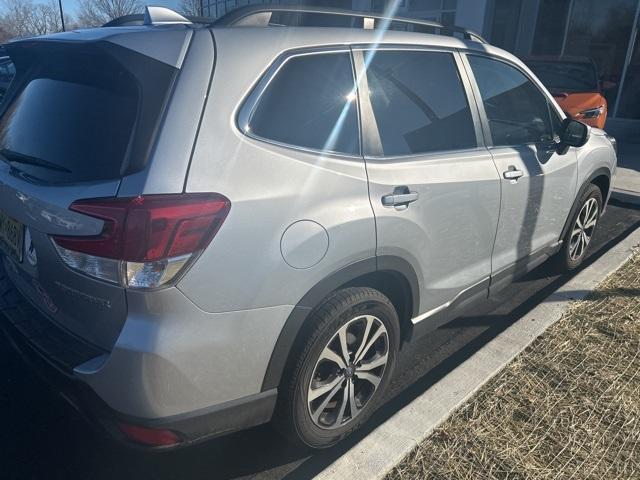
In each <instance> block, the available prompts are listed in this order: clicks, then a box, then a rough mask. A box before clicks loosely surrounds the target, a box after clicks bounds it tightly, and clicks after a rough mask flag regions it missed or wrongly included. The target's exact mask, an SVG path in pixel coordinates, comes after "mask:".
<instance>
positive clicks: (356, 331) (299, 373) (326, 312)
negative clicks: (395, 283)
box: [273, 287, 400, 448]
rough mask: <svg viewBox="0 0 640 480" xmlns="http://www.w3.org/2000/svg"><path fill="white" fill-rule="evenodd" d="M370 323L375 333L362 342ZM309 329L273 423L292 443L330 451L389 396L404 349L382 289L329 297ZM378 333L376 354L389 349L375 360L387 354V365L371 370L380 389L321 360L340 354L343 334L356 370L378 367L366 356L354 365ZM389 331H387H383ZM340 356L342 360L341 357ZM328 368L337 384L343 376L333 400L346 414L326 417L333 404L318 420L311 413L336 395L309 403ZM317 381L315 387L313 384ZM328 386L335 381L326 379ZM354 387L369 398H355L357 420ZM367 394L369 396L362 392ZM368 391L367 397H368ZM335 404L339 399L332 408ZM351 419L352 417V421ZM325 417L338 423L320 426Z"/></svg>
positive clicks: (285, 381)
mask: <svg viewBox="0 0 640 480" xmlns="http://www.w3.org/2000/svg"><path fill="white" fill-rule="evenodd" d="M363 315H368V316H369V317H362V316H363ZM368 319H369V320H368ZM367 322H369V323H370V325H371V326H370V331H367V332H368V335H367V336H366V338H365V339H364V340H362V339H363V337H365V329H366V323H367ZM307 325H308V327H307V328H306V329H305V330H304V331H303V332H302V334H301V335H300V339H299V342H298V344H297V345H296V347H295V348H294V351H293V352H292V354H291V356H290V358H289V361H288V362H287V367H286V370H285V374H284V378H283V381H282V383H281V387H280V394H279V397H278V405H277V407H276V412H275V414H274V419H273V424H274V426H275V428H276V429H277V430H278V431H280V433H282V434H283V435H284V436H285V437H287V438H288V439H289V440H290V441H292V442H293V443H296V444H298V445H305V446H308V447H312V448H326V447H330V446H331V445H334V444H336V443H337V442H339V441H340V440H341V439H343V438H344V437H346V436H347V435H349V434H351V433H352V432H353V431H354V430H356V429H357V428H358V427H360V426H361V425H362V424H363V423H364V422H366V421H367V419H368V418H369V417H370V416H371V414H372V413H373V412H374V411H375V410H376V408H377V407H378V406H379V405H380V401H381V400H382V399H383V398H384V393H385V391H386V390H387V387H388V385H389V381H390V378H391V376H392V374H393V369H394V367H395V363H396V355H397V352H398V348H399V341H400V327H399V320H398V314H397V313H396V310H395V308H394V307H393V304H392V303H391V302H390V301H389V299H388V298H387V297H386V296H384V295H383V294H382V293H380V292H379V291H377V290H374V289H371V288H361V287H359V288H346V289H343V290H339V291H337V292H334V293H332V294H331V295H329V296H328V297H327V298H325V299H324V300H323V302H322V303H321V304H320V305H319V306H318V307H316V309H315V310H314V311H313V312H312V313H311V315H310V317H309V319H308V322H307ZM381 325H382V326H384V328H382V327H381ZM345 326H346V327H345ZM374 326H375V330H374ZM343 327H344V328H343ZM378 329H380V331H381V332H383V333H382V334H381V335H380V337H379V338H378V340H376V341H375V342H374V345H373V346H372V348H371V350H374V348H382V349H383V350H384V351H386V355H382V354H381V353H379V352H374V354H375V355H373V356H372V357H371V358H376V359H378V360H379V359H380V358H382V357H383V356H384V357H386V365H385V366H384V367H380V368H378V369H377V370H371V371H372V372H374V371H375V372H376V375H379V376H381V381H380V383H379V384H378V386H377V389H376V388H375V387H373V384H369V383H368V382H366V381H365V380H363V379H362V378H360V379H359V378H358V373H357V372H358V369H357V368H356V369H355V370H353V369H350V368H349V367H347V368H346V369H345V368H342V369H341V368H340V367H339V366H338V363H337V362H336V363H332V362H331V361H326V359H324V360H320V356H321V354H322V355H323V358H324V357H325V354H326V352H327V348H328V349H330V350H332V351H334V352H335V351H338V352H340V351H341V349H340V344H339V343H336V342H339V341H340V338H341V337H340V335H339V333H338V332H339V331H342V332H344V334H345V338H348V339H349V341H351V343H349V344H348V346H347V350H348V352H349V353H348V354H347V355H348V356H349V358H350V359H351V360H350V364H353V365H354V367H355V366H356V365H358V364H361V367H360V368H363V367H362V364H364V363H367V362H369V363H373V362H371V360H368V359H365V358H363V359H362V360H363V362H359V363H358V362H355V360H356V359H355V358H354V357H355V356H356V354H357V353H358V352H359V351H360V348H359V347H358V345H365V344H368V343H369V342H370V341H371V339H373V337H374V336H375V335H376V334H377V333H379V332H378ZM385 329H386V332H384V330H385ZM385 333H386V335H385ZM385 339H386V348H385V346H384V345H383V344H385ZM349 347H352V348H349ZM354 350H355V351H354ZM364 353H367V352H364ZM340 357H341V358H343V357H342V356H340ZM345 365H346V363H345ZM343 366H344V365H343ZM365 366H366V365H365ZM323 369H325V370H327V371H328V370H332V372H331V373H327V376H328V377H329V378H333V381H334V382H335V381H338V380H339V378H338V377H339V376H340V375H341V376H342V377H343V378H344V382H343V381H340V382H339V384H336V387H335V388H338V389H339V390H338V393H337V394H334V397H333V398H334V399H335V403H336V407H334V408H333V412H339V411H341V412H342V414H340V413H335V417H332V415H330V413H325V412H327V411H329V410H331V407H330V406H329V407H326V408H327V410H325V408H322V409H321V412H322V413H321V414H320V417H319V418H316V420H314V419H313V418H312V413H311V412H312V408H314V407H315V406H316V405H317V403H315V402H320V404H322V403H323V402H324V400H325V399H326V398H327V397H328V396H330V395H331V393H327V394H326V396H325V395H321V396H320V397H318V398H317V399H315V400H312V402H314V403H312V404H309V403H308V399H309V396H310V393H309V392H310V389H311V386H312V385H313V384H316V385H318V382H319V380H318V378H319V372H320V371H321V370H323ZM341 372H342V373H341ZM365 373H366V372H365ZM360 375H362V373H360ZM312 382H314V383H313V384H312ZM326 383H327V384H328V383H330V382H329V381H326ZM354 385H355V386H354ZM367 385H370V389H373V392H372V393H368V390H367ZM316 388H317V387H316ZM351 388H354V390H353V391H354V392H357V391H358V388H360V389H361V390H360V391H359V393H356V394H355V395H362V398H365V397H366V399H365V400H364V403H362V404H361V405H358V400H355V399H354V400H353V401H354V403H355V404H356V407H361V409H358V408H356V409H354V410H355V411H356V414H355V415H354V416H351V406H350V405H351V403H350V401H348V400H347V399H349V400H350V398H351V397H350V396H349V393H350V392H351V390H350V389H351ZM317 391H319V390H317ZM332 391H333V390H332ZM363 391H364V392H365V394H363ZM367 393H368V395H369V396H368V397H367V396H366V394H367ZM354 398H355V397H354ZM338 402H340V405H338ZM342 402H346V403H347V405H346V406H345V407H342ZM333 403H334V400H332V401H331V402H330V403H329V405H331V404H333ZM341 407H342V408H341ZM319 410H320V409H319V407H318V408H316V410H315V412H314V413H316V414H317V412H318V411H319ZM343 417H344V418H343ZM349 417H351V418H350V419H349ZM325 418H332V419H333V421H334V422H335V423H334V424H333V425H330V426H327V425H325V426H324V427H323V426H322V425H320V423H322V421H324V420H321V419H325ZM338 418H340V419H342V421H340V422H339V421H338Z"/></svg>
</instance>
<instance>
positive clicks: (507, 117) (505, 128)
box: [467, 55, 554, 147]
mask: <svg viewBox="0 0 640 480" xmlns="http://www.w3.org/2000/svg"><path fill="white" fill-rule="evenodd" d="M467 58H468V59H469V63H470V64H471V70H472V71H473V75H474V76H475V78H476V82H477V84H478V88H479V89H480V96H481V97H482V103H483V105H484V110H485V112H486V115H487V119H488V120H489V129H490V131H491V139H492V141H493V145H494V146H496V147H497V146H513V145H524V144H530V143H540V142H550V141H552V140H553V138H554V127H553V125H552V121H551V111H550V105H549V101H548V100H547V97H545V96H544V95H543V94H542V92H541V91H540V90H539V89H538V87H536V85H535V84H534V83H533V82H532V81H531V80H529V78H528V77H527V76H526V75H525V74H524V73H522V72H521V71H520V70H518V69H517V68H515V67H512V66H511V65H508V64H506V63H504V62H501V61H499V60H494V59H491V58H488V57H483V56H479V55H469V56H468V57H467Z"/></svg>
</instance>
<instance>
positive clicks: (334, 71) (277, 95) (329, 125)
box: [248, 52, 360, 155]
mask: <svg viewBox="0 0 640 480" xmlns="http://www.w3.org/2000/svg"><path fill="white" fill-rule="evenodd" d="M355 92H356V90H355V82H354V77H353V68H352V65H351V56H350V54H349V53H343V52H336V53H330V52H327V53H322V54H308V55H300V56H295V57H292V58H290V59H289V60H287V61H286V62H285V63H284V65H283V66H282V67H281V68H280V70H279V71H278V73H277V74H276V76H275V78H273V79H272V81H271V82H270V84H269V86H268V87H267V89H266V90H265V91H264V93H263V94H262V96H261V97H260V99H259V101H258V104H257V106H256V107H255V109H254V111H253V114H252V115H251V117H250V119H249V123H248V130H249V132H250V133H251V134H252V135H255V136H258V137H261V138H264V139H268V140H273V141H276V142H278V143H283V144H287V145H292V146H297V147H302V148H309V149H313V150H320V151H327V152H337V153H344V154H349V155H358V154H359V151H360V148H359V144H360V141H359V133H358V115H357V105H356V101H357V100H356V97H357V96H356V93H355Z"/></svg>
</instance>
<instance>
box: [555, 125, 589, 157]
mask: <svg viewBox="0 0 640 480" xmlns="http://www.w3.org/2000/svg"><path fill="white" fill-rule="evenodd" d="M588 141H589V127H588V126H587V125H585V124H584V123H582V122H579V121H577V120H573V119H571V118H565V119H564V120H563V121H562V126H561V127H560V145H559V147H560V150H561V152H559V153H566V151H567V150H568V149H569V147H576V148H579V147H582V146H583V145H585V144H586V143H587V142H588Z"/></svg>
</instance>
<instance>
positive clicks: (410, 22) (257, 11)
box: [213, 5, 488, 43]
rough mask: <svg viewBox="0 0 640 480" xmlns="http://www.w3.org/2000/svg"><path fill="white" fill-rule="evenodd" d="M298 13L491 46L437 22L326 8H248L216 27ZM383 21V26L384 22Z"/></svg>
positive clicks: (265, 21)
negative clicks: (394, 25) (402, 27)
mask: <svg viewBox="0 0 640 480" xmlns="http://www.w3.org/2000/svg"><path fill="white" fill-rule="evenodd" d="M277 12H282V13H298V14H312V15H318V16H321V15H329V16H334V17H342V18H351V19H352V22H351V23H352V25H351V26H352V27H353V26H355V25H353V20H355V19H362V28H365V29H367V30H370V29H373V28H376V27H378V28H379V26H380V25H381V24H384V23H385V22H390V23H400V24H404V25H407V26H412V27H419V28H420V27H421V28H428V29H433V30H434V33H436V34H440V35H454V34H456V33H457V34H460V35H462V36H463V38H465V39H466V40H473V41H476V42H480V43H488V42H487V41H486V40H485V39H484V38H482V37H481V36H480V35H479V34H477V33H475V32H474V31H472V30H468V29H466V28H462V27H456V26H448V25H443V24H441V23H438V22H432V21H429V20H420V19H415V18H406V17H395V16H386V15H379V14H376V13H370V12H355V11H351V10H341V9H337V8H323V7H303V6H295V5H248V6H246V7H240V8H236V9H235V10H232V11H230V12H229V13H227V14H226V15H223V16H222V17H220V18H219V19H217V20H216V21H215V22H214V23H213V26H221V27H223V26H224V27H233V26H236V27H240V26H247V27H248V26H253V27H267V26H269V25H276V24H272V23H271V17H272V15H273V13H277ZM381 21H382V22H381Z"/></svg>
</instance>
